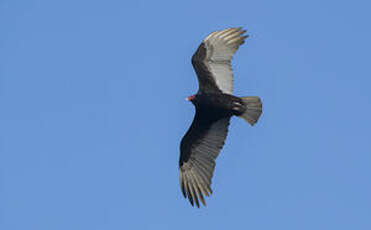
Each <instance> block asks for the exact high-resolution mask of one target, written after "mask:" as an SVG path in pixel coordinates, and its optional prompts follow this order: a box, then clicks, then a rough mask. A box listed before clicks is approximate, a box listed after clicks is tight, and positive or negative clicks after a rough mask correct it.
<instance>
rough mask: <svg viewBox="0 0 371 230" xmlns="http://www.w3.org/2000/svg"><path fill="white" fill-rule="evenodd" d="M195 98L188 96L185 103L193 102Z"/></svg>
mask: <svg viewBox="0 0 371 230" xmlns="http://www.w3.org/2000/svg"><path fill="white" fill-rule="evenodd" d="M195 97H196V94H195V95H192V96H189V97H186V101H193V100H194V99H195Z"/></svg>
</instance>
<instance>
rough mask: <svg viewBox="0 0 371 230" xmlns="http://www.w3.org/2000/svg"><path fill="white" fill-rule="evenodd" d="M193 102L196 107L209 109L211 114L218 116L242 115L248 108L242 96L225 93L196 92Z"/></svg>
mask: <svg viewBox="0 0 371 230" xmlns="http://www.w3.org/2000/svg"><path fill="white" fill-rule="evenodd" d="M192 103H193V104H194V105H195V106H196V109H199V110H203V111H205V110H209V112H210V114H213V115H215V116H217V117H216V118H221V117H227V116H232V115H236V116H240V115H242V114H243V112H244V111H245V110H246V105H245V103H244V102H243V101H242V100H241V98H239V97H236V96H233V95H230V94H223V93H214V94H206V93H201V94H196V95H195V98H194V99H193V100H192Z"/></svg>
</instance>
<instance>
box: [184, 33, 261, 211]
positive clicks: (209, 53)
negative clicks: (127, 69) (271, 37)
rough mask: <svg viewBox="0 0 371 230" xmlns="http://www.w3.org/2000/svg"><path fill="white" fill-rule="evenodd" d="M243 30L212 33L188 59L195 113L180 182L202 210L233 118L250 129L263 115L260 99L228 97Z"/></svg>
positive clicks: (186, 139)
mask: <svg viewBox="0 0 371 230" xmlns="http://www.w3.org/2000/svg"><path fill="white" fill-rule="evenodd" d="M245 32H246V31H245V30H242V28H229V29H225V30H221V31H215V32H213V33H211V34H210V35H209V36H207V37H206V38H205V40H203V42H202V43H201V45H200V46H199V47H198V49H197V51H196V52H195V54H194V55H193V57H192V65H193V68H194V69H195V71H196V74H197V78H198V83H199V90H198V92H197V94H195V95H192V96H189V97H187V98H186V100H188V101H190V102H192V104H193V105H194V106H195V107H196V114H195V117H194V119H193V122H192V125H191V127H190V128H189V129H188V131H187V133H186V134H185V135H184V137H183V139H182V141H181V144H180V159H179V178H180V186H181V189H182V192H183V195H184V197H185V198H188V200H189V202H190V203H191V204H192V206H193V205H194V203H195V204H196V205H197V207H200V202H199V201H201V202H202V204H203V205H205V206H206V203H205V199H204V196H209V195H211V193H212V190H211V188H210V185H211V179H212V176H213V173H214V168H215V160H216V158H217V157H218V155H219V152H220V150H221V149H222V147H223V145H224V141H225V139H226V137H227V133H228V125H229V121H230V119H231V117H232V116H233V115H235V116H239V117H241V118H243V119H244V120H246V121H247V122H248V123H249V124H250V125H254V124H255V123H256V122H257V121H258V119H259V116H260V114H261V113H262V103H261V101H260V98H259V97H253V96H249V97H236V96H233V95H232V90H233V73H232V67H231V59H232V56H233V54H234V53H235V52H236V50H237V49H238V47H239V46H240V45H241V44H243V43H244V40H245V39H246V38H247V37H248V36H247V35H244V33H245Z"/></svg>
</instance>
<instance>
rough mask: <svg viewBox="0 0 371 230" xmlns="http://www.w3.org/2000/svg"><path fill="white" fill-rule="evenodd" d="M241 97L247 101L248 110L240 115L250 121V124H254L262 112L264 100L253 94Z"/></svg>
mask: <svg viewBox="0 0 371 230" xmlns="http://www.w3.org/2000/svg"><path fill="white" fill-rule="evenodd" d="M241 99H242V101H243V102H244V103H245V106H246V110H245V112H244V113H243V114H242V115H241V116H240V117H241V118H243V119H244V120H245V121H247V122H249V124H250V125H254V124H255V123H256V122H257V121H258V119H259V117H260V115H261V114H262V111H263V110H262V107H263V105H262V102H261V100H260V98H259V97H253V96H250V97H241Z"/></svg>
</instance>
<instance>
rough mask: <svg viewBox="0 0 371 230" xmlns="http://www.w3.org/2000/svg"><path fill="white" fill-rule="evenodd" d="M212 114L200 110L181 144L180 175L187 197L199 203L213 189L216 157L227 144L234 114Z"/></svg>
mask: <svg viewBox="0 0 371 230" xmlns="http://www.w3.org/2000/svg"><path fill="white" fill-rule="evenodd" d="M209 116H210V114H208V113H207V112H203V111H201V110H196V115H195V118H194V120H193V123H192V125H191V127H190V128H189V130H188V131H187V133H186V135H185V136H184V137H183V139H182V142H181V145H180V151H181V155H180V160H179V176H180V186H181V189H182V192H183V195H184V197H188V199H189V201H190V202H191V204H192V205H193V204H194V203H196V205H197V207H199V200H201V202H202V203H203V204H204V205H206V204H205V200H204V196H209V195H211V193H212V190H211V188H210V185H211V179H212V177H213V173H214V168H215V159H216V158H217V157H218V155H219V152H220V150H221V148H222V147H223V145H224V142H225V139H226V137H227V133H228V126H229V120H230V117H224V118H220V119H218V118H210V117H209Z"/></svg>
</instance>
